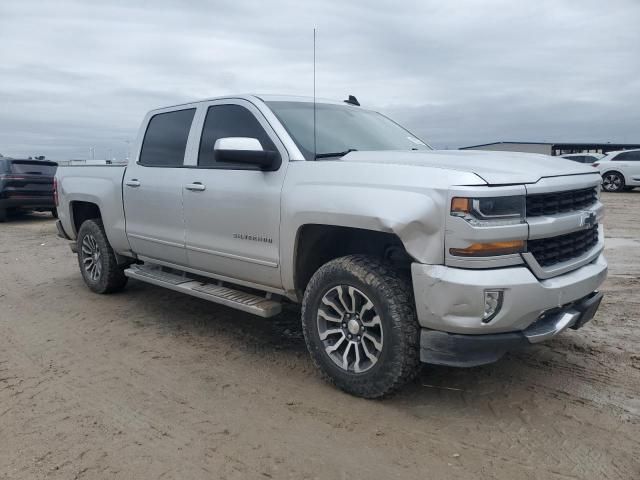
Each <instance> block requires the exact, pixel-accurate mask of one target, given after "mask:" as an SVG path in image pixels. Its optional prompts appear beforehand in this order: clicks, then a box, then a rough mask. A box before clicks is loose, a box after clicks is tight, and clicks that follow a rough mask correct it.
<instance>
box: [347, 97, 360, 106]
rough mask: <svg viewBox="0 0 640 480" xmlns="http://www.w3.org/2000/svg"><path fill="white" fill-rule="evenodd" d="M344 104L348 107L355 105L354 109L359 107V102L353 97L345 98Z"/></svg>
mask: <svg viewBox="0 0 640 480" xmlns="http://www.w3.org/2000/svg"><path fill="white" fill-rule="evenodd" d="M344 103H348V104H349V105H355V106H356V107H359V106H360V102H359V101H358V99H357V98H356V97H354V96H353V95H349V98H347V99H346V100H344Z"/></svg>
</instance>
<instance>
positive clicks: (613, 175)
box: [602, 172, 625, 193]
mask: <svg viewBox="0 0 640 480" xmlns="http://www.w3.org/2000/svg"><path fill="white" fill-rule="evenodd" d="M624 188H625V185H624V177H623V176H622V174H620V173H618V172H607V173H605V174H604V175H603V176H602V189H603V190H604V191H606V192H612V193H616V192H621V191H623V190H624Z"/></svg>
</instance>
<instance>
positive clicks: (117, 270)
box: [77, 218, 128, 294]
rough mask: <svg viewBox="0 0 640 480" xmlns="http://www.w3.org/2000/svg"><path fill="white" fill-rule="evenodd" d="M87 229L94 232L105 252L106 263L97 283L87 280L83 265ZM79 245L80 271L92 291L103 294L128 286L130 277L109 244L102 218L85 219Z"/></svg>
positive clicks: (101, 249)
mask: <svg viewBox="0 0 640 480" xmlns="http://www.w3.org/2000/svg"><path fill="white" fill-rule="evenodd" d="M87 230H89V231H90V232H91V233H92V234H93V236H94V237H95V239H96V242H98V246H99V247H100V251H101V252H103V255H102V257H103V258H104V263H103V265H102V275H101V277H100V279H99V281H98V282H97V283H94V282H91V281H87V277H86V276H85V270H84V268H83V265H82V256H81V253H80V252H81V251H82V238H83V237H84V235H85V232H87ZM77 245H78V265H79V266H80V272H81V273H82V277H83V278H84V280H85V283H86V284H87V286H88V287H89V288H90V289H91V290H92V291H94V292H96V293H103V294H107V293H114V292H119V291H121V290H122V289H123V288H124V287H125V286H126V284H127V280H128V278H127V277H126V276H125V274H124V268H123V267H122V266H120V265H118V261H117V260H116V255H115V253H114V252H113V248H111V245H110V244H109V240H108V239H107V235H106V233H105V231H104V225H103V224H102V220H101V219H100V218H92V219H90V220H85V221H84V222H83V223H82V225H81V226H80V229H79V230H78V239H77Z"/></svg>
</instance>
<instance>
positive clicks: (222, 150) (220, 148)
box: [213, 137, 280, 170]
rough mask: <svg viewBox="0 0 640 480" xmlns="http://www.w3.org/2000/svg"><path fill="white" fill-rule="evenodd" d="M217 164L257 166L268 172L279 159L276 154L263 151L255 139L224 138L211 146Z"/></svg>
mask: <svg viewBox="0 0 640 480" xmlns="http://www.w3.org/2000/svg"><path fill="white" fill-rule="evenodd" d="M213 151H214V155H215V159H216V161H217V162H228V163H242V164H246V165H257V166H259V167H260V168H262V169H264V170H268V169H270V168H272V167H273V166H274V165H276V164H277V162H278V160H279V159H280V155H279V154H278V152H274V151H271V150H264V149H263V148H262V145H261V144H260V141H259V140H258V139H257V138H249V137H224V138H219V139H217V140H216V143H215V145H214V146H213Z"/></svg>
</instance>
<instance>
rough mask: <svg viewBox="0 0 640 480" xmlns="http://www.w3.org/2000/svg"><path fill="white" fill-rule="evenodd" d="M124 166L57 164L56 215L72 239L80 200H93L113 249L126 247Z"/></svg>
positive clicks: (126, 248) (74, 234)
mask: <svg viewBox="0 0 640 480" xmlns="http://www.w3.org/2000/svg"><path fill="white" fill-rule="evenodd" d="M126 168H127V166H126V165H124V164H121V165H73V166H60V167H58V170H57V172H56V180H57V188H58V199H59V200H58V201H59V206H58V215H59V217H60V221H61V222H62V226H63V228H64V230H65V232H66V233H67V235H69V237H71V238H73V239H75V238H76V234H77V226H78V225H77V219H76V218H74V217H75V215H80V209H79V207H81V205H82V204H81V202H88V203H93V204H95V205H97V206H98V208H99V209H100V214H101V216H102V221H103V223H104V226H105V231H106V232H107V236H108V238H109V242H110V243H111V245H112V247H113V249H114V250H115V251H116V252H118V251H128V250H129V243H128V241H127V237H126V234H125V217H124V207H123V202H122V179H123V176H124V172H125V170H126Z"/></svg>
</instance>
